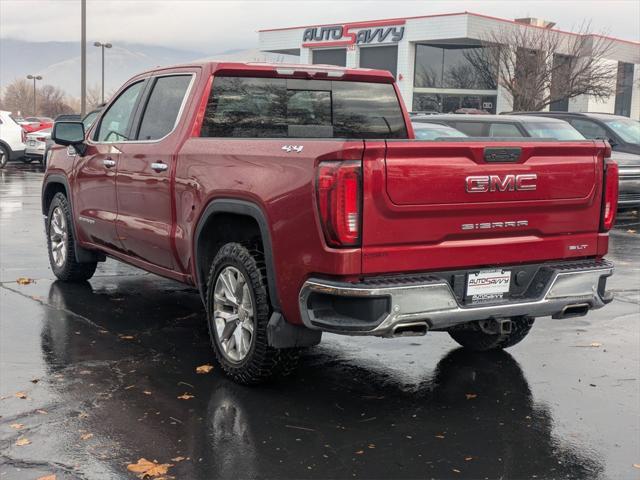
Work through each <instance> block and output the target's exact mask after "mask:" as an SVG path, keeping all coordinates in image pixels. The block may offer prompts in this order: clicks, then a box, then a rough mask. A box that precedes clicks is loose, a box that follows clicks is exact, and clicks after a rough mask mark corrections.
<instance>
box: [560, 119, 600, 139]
mask: <svg viewBox="0 0 640 480" xmlns="http://www.w3.org/2000/svg"><path fill="white" fill-rule="evenodd" d="M569 122H570V123H571V125H573V128H575V129H576V130H578V131H579V132H580V133H581V134H582V135H584V136H585V138H607V137H608V135H607V131H606V130H605V129H604V128H603V127H601V126H600V125H598V124H597V123H595V122H592V121H590V120H583V119H581V118H572V119H571V120H570V121H569Z"/></svg>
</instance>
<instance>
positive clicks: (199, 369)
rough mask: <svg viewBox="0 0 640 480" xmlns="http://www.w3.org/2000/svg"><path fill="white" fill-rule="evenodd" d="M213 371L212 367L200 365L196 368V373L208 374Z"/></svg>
mask: <svg viewBox="0 0 640 480" xmlns="http://www.w3.org/2000/svg"><path fill="white" fill-rule="evenodd" d="M211 370H213V365H208V364H207V365H200V366H199V367H197V368H196V373H209V372H210V371H211Z"/></svg>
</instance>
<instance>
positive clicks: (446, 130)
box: [413, 123, 466, 140]
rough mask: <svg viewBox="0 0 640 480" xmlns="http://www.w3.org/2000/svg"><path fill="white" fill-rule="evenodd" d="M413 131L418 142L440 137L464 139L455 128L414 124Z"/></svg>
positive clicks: (463, 135) (462, 134)
mask: <svg viewBox="0 0 640 480" xmlns="http://www.w3.org/2000/svg"><path fill="white" fill-rule="evenodd" d="M413 131H414V133H415V135H416V138H417V139H418V140H435V139H436V138H440V137H466V135H465V134H464V133H462V132H460V131H458V130H456V129H455V128H452V127H447V126H445V125H438V124H430V125H429V124H425V123H414V124H413Z"/></svg>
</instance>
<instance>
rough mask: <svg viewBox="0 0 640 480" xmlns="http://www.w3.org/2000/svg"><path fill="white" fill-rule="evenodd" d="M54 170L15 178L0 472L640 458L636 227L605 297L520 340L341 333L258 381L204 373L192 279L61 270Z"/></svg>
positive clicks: (610, 468) (559, 472) (620, 469)
mask: <svg viewBox="0 0 640 480" xmlns="http://www.w3.org/2000/svg"><path fill="white" fill-rule="evenodd" d="M40 181H41V173H39V172H38V171H37V170H36V169H34V168H33V167H32V168H31V169H24V168H23V169H16V168H15V167H13V169H10V170H7V171H3V172H2V174H1V175H0V265H1V273H0V278H1V280H2V288H0V398H1V399H0V415H1V416H2V418H0V442H1V443H0V445H1V447H0V449H1V450H0V465H1V467H0V472H1V474H0V479H3V478H12V479H13V478H17V479H22V478H24V479H34V478H37V477H39V476H41V475H45V474H50V473H56V474H57V478H58V479H60V478H91V479H93V478H100V479H101V478H135V477H133V476H132V474H131V473H130V472H128V471H127V468H126V467H127V464H130V463H135V462H136V461H137V460H138V459H139V458H141V457H144V458H147V459H150V460H154V459H155V460H157V461H159V462H161V463H170V464H172V465H173V466H172V467H170V469H169V475H172V476H175V477H176V478H180V479H182V478H188V479H198V478H232V479H236V478H256V477H277V478H390V477H391V478H432V477H433V478H589V479H591V478H614V477H617V478H634V475H635V476H636V477H637V476H638V473H640V472H639V471H638V470H637V469H635V468H634V467H633V464H634V463H640V438H639V437H640V425H639V422H640V420H639V413H640V412H639V409H640V407H639V406H638V388H639V385H640V383H639V381H638V380H639V378H640V359H639V350H640V348H639V347H640V328H639V326H638V318H639V317H638V313H639V307H638V289H639V286H638V285H639V283H640V280H639V279H638V268H639V266H640V262H638V259H640V247H639V245H638V243H639V242H638V240H637V237H635V236H632V235H627V234H621V235H618V236H615V237H614V245H613V248H612V252H613V254H614V257H615V258H614V259H615V260H617V261H619V263H620V264H621V266H620V267H619V270H618V272H617V275H616V276H615V277H614V279H615V284H613V285H614V288H616V289H617V290H618V298H617V299H616V300H615V301H614V302H613V303H612V304H611V305H610V306H609V307H608V308H607V309H604V310H600V311H597V312H593V313H592V314H590V315H589V316H587V317H585V318H581V319H574V320H570V321H564V322H562V321H552V320H550V319H542V320H539V321H538V322H537V323H536V326H535V327H534V330H533V331H532V333H531V335H530V338H528V339H527V340H525V341H524V342H523V343H522V344H521V345H518V346H517V347H516V348H513V349H511V350H510V351H509V352H498V353H493V354H474V353H469V352H466V351H464V350H462V349H458V348H456V346H455V343H454V342H453V341H451V340H450V339H449V338H448V336H446V335H445V334H429V335H428V336H426V337H418V338H402V339H393V340H385V339H367V338H347V337H338V336H331V335H328V336H326V337H325V338H324V341H323V343H322V344H321V345H320V346H319V347H317V348H313V349H309V350H308V351H307V352H306V353H305V354H304V355H303V359H302V362H301V365H300V368H299V369H298V372H297V373H296V374H295V375H294V376H293V377H291V378H288V379H285V380H282V381H279V382H277V383H275V384H272V385H268V386H265V387H260V388H248V387H242V386H238V385H236V384H233V383H232V382H229V381H228V380H226V379H225V378H224V377H223V376H222V375H221V372H220V371H219V369H217V368H214V370H213V371H212V372H211V373H209V374H204V375H201V374H197V373H196V371H195V369H196V367H197V366H198V365H203V364H208V363H212V362H213V355H212V352H211V350H210V347H209V343H208V342H209V340H208V333H207V329H206V325H205V323H204V320H203V311H202V306H201V303H200V300H199V298H198V296H197V294H196V293H195V292H193V291H191V290H189V289H187V288H185V287H184V286H182V285H180V284H177V283H174V282H172V281H169V280H164V279H161V278H159V277H156V276H153V275H149V274H145V273H144V272H140V271H139V270H135V269H133V268H130V267H127V266H123V265H121V264H117V263H116V262H113V261H108V262H107V263H106V264H104V265H101V266H100V268H99V271H98V274H97V275H96V277H94V278H93V279H92V280H91V281H90V282H87V283H84V284H77V285H71V284H64V283H61V282H57V281H54V280H53V275H52V274H51V272H50V270H49V269H48V266H47V258H46V250H45V248H44V235H43V233H42V220H41V216H40V213H39V210H38V202H39V182H40ZM18 203H20V204H21V207H20V208H15V205H16V204H18ZM7 205H8V207H7V208H5V206H7ZM18 276H25V277H30V278H34V279H35V280H36V281H35V283H32V284H29V285H18V284H17V283H16V282H15V279H16V278H17V277H18ZM596 344H597V345H598V346H592V345H596ZM33 381H35V383H33ZM16 392H24V394H25V395H26V397H27V398H26V399H20V398H17V397H16V396H15V393H16ZM185 393H186V394H188V395H193V398H190V399H187V400H183V399H179V398H178V397H179V396H182V395H183V394H185ZM16 424H21V425H23V426H22V427H21V428H19V429H17V428H14V427H12V425H14V426H15V425H16ZM20 438H26V439H28V440H29V441H30V442H31V443H30V444H29V445H24V446H18V445H16V441H17V440H18V439H20ZM181 457H183V458H182V459H181Z"/></svg>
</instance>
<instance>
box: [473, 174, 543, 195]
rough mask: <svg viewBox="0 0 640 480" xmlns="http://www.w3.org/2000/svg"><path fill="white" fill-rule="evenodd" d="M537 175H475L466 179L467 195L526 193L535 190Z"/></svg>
mask: <svg viewBox="0 0 640 480" xmlns="http://www.w3.org/2000/svg"><path fill="white" fill-rule="evenodd" d="M537 180H538V175H536V174H535V173H525V174H523V175H503V176H500V175H475V176H471V177H467V178H466V183H467V192H468V193H485V192H515V191H518V192H526V191H529V192H530V191H532V190H535V189H536V181H537Z"/></svg>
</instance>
